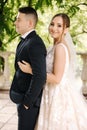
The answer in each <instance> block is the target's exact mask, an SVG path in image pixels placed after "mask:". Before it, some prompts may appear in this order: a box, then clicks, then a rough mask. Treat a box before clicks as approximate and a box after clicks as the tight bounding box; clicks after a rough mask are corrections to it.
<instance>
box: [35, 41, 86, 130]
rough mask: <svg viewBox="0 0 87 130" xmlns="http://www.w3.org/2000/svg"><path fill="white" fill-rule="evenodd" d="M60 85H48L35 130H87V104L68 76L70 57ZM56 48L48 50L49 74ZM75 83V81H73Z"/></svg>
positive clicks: (67, 58) (67, 59)
mask: <svg viewBox="0 0 87 130" xmlns="http://www.w3.org/2000/svg"><path fill="white" fill-rule="evenodd" d="M59 45H61V46H63V47H64V49H65V52H66V64H65V70H64V74H63V77H62V80H61V82H60V84H56V85H55V84H46V85H45V88H44V91H43V95H42V101H41V107H40V113H39V117H38V121H37V124H36V128H35V130H87V102H86V100H85V98H84V97H83V95H82V93H81V92H80V91H79V90H78V89H77V88H76V87H77V86H73V84H72V82H71V79H70V77H69V76H68V74H67V73H68V68H69V56H68V50H67V48H66V46H65V45H64V44H62V43H61V44H59ZM54 49H55V46H54V47H52V48H50V49H49V50H48V54H47V72H52V69H53V61H54ZM73 82H74V81H73Z"/></svg>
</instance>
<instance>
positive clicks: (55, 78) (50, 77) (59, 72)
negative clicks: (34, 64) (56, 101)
mask: <svg viewBox="0 0 87 130" xmlns="http://www.w3.org/2000/svg"><path fill="white" fill-rule="evenodd" d="M65 61H66V53H65V49H64V47H63V46H61V45H58V46H56V48H55V56H54V68H53V73H47V83H53V84H55V83H57V84H58V83H60V81H61V79H62V76H63V72H64V68H65ZM22 62H23V63H21V62H18V65H19V67H20V69H21V70H22V71H23V72H24V73H30V74H32V68H31V66H30V64H29V63H27V62H25V61H22Z"/></svg>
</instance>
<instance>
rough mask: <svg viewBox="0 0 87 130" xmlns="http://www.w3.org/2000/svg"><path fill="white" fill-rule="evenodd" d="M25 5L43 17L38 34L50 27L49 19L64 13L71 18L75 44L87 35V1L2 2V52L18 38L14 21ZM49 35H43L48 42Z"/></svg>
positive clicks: (33, 0)
mask: <svg viewBox="0 0 87 130" xmlns="http://www.w3.org/2000/svg"><path fill="white" fill-rule="evenodd" d="M25 5H29V6H32V7H34V8H35V9H36V10H37V11H38V12H39V16H40V14H41V15H42V16H41V18H40V21H39V24H38V27H37V30H38V32H40V30H41V28H43V30H44V28H45V26H46V24H48V25H49V19H51V18H52V16H53V15H54V14H55V13H58V12H64V13H67V14H68V15H69V16H70V18H71V29H70V31H71V34H72V36H73V39H74V43H75V44H77V43H79V42H80V40H79V35H80V36H81V35H83V34H84V33H85V34H86V33H87V13H86V12H87V0H78V1H75V0H73V1H72V0H67V1H66V0H26V1H25V0H22V1H21V0H0V34H1V35H0V45H2V47H0V49H1V50H6V49H7V45H8V44H11V43H12V41H14V39H15V38H16V37H17V36H18V34H17V33H16V31H15V27H14V20H15V17H16V14H17V11H18V8H19V7H20V6H25ZM45 14H46V15H45ZM43 16H44V17H45V18H43ZM44 20H45V21H44ZM46 27H47V26H46ZM43 30H42V31H43ZM47 33H48V32H47ZM47 33H45V32H44V31H43V34H42V33H41V35H42V36H44V39H45V40H46V41H47V39H48V35H47Z"/></svg>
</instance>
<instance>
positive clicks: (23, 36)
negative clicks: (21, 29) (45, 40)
mask: <svg viewBox="0 0 87 130" xmlns="http://www.w3.org/2000/svg"><path fill="white" fill-rule="evenodd" d="M32 31H35V29H32V30H31V31H28V32H26V33H25V34H24V35H22V36H21V37H22V38H23V39H25V37H26V36H27V35H28V34H30V33H31V32H32Z"/></svg>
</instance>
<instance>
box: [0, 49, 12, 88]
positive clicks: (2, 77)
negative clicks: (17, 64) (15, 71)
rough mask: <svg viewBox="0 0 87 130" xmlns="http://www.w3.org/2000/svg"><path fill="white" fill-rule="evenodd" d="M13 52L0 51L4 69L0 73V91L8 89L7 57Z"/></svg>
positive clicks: (8, 69)
mask: <svg viewBox="0 0 87 130" xmlns="http://www.w3.org/2000/svg"><path fill="white" fill-rule="evenodd" d="M13 53H14V52H7V51H6V52H3V51H0V57H1V58H3V62H4V67H3V71H2V72H1V73H0V89H6V90H7V89H9V88H10V68H9V62H8V61H9V56H10V55H11V54H13Z"/></svg>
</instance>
